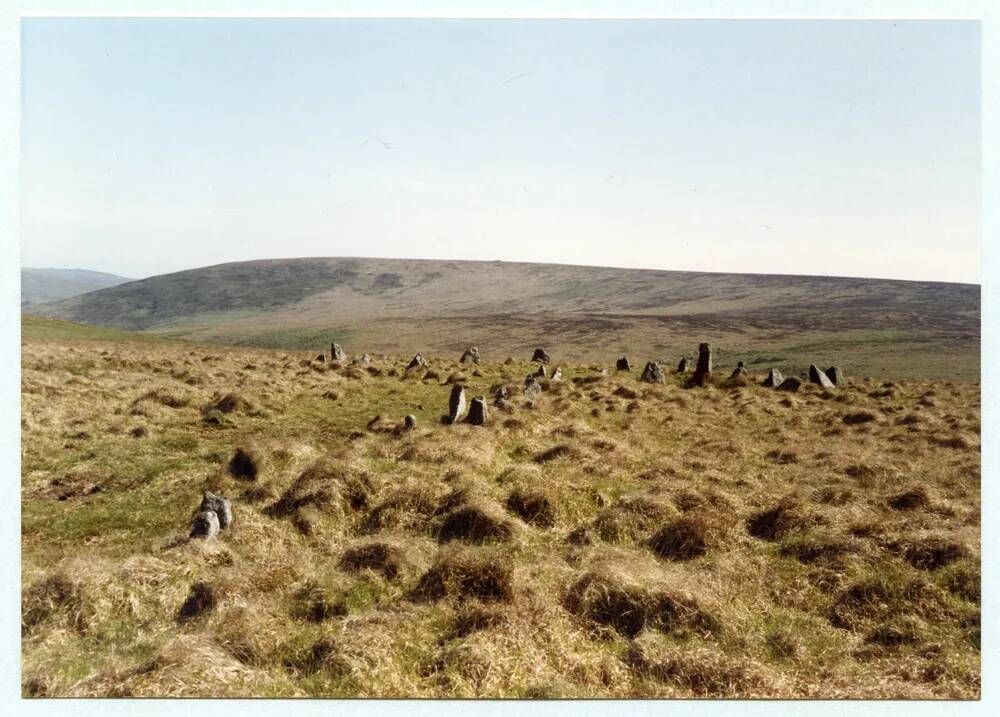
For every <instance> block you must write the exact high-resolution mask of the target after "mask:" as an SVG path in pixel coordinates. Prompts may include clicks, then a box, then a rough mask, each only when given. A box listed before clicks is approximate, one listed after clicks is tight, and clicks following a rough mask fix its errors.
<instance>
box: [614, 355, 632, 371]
mask: <svg viewBox="0 0 1000 717" xmlns="http://www.w3.org/2000/svg"><path fill="white" fill-rule="evenodd" d="M615 368H616V369H617V370H619V371H631V370H632V366H631V364H629V362H628V357H627V356H622V357H621V358H620V359H618V360H617V361H616V362H615Z"/></svg>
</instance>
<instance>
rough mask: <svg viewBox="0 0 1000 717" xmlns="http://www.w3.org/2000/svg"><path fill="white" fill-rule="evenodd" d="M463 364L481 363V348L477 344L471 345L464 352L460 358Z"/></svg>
mask: <svg viewBox="0 0 1000 717" xmlns="http://www.w3.org/2000/svg"><path fill="white" fill-rule="evenodd" d="M458 362H459V363H462V364H470V363H479V349H478V348H477V347H475V346H470V347H469V348H467V349H466V350H465V353H463V354H462V358H460V359H459V360H458Z"/></svg>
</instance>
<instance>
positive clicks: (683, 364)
mask: <svg viewBox="0 0 1000 717" xmlns="http://www.w3.org/2000/svg"><path fill="white" fill-rule="evenodd" d="M690 370H691V361H690V360H688V359H687V358H682V359H681V360H680V361H679V362H678V363H677V373H687V372H688V371H690Z"/></svg>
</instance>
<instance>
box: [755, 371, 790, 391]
mask: <svg viewBox="0 0 1000 717" xmlns="http://www.w3.org/2000/svg"><path fill="white" fill-rule="evenodd" d="M784 380H785V377H784V376H782V375H781V371H779V370H778V369H776V368H772V369H771V370H770V371H768V372H767V378H765V379H764V382H763V383H762V384H761V385H762V386H767V387H768V388H777V387H778V386H780V385H781V382H782V381H784Z"/></svg>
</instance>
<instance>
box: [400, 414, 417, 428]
mask: <svg viewBox="0 0 1000 717" xmlns="http://www.w3.org/2000/svg"><path fill="white" fill-rule="evenodd" d="M403 427H404V428H406V430H412V429H414V428H416V427H417V417H416V416H414V415H413V414H412V413H410V414H407V415H405V416H403Z"/></svg>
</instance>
